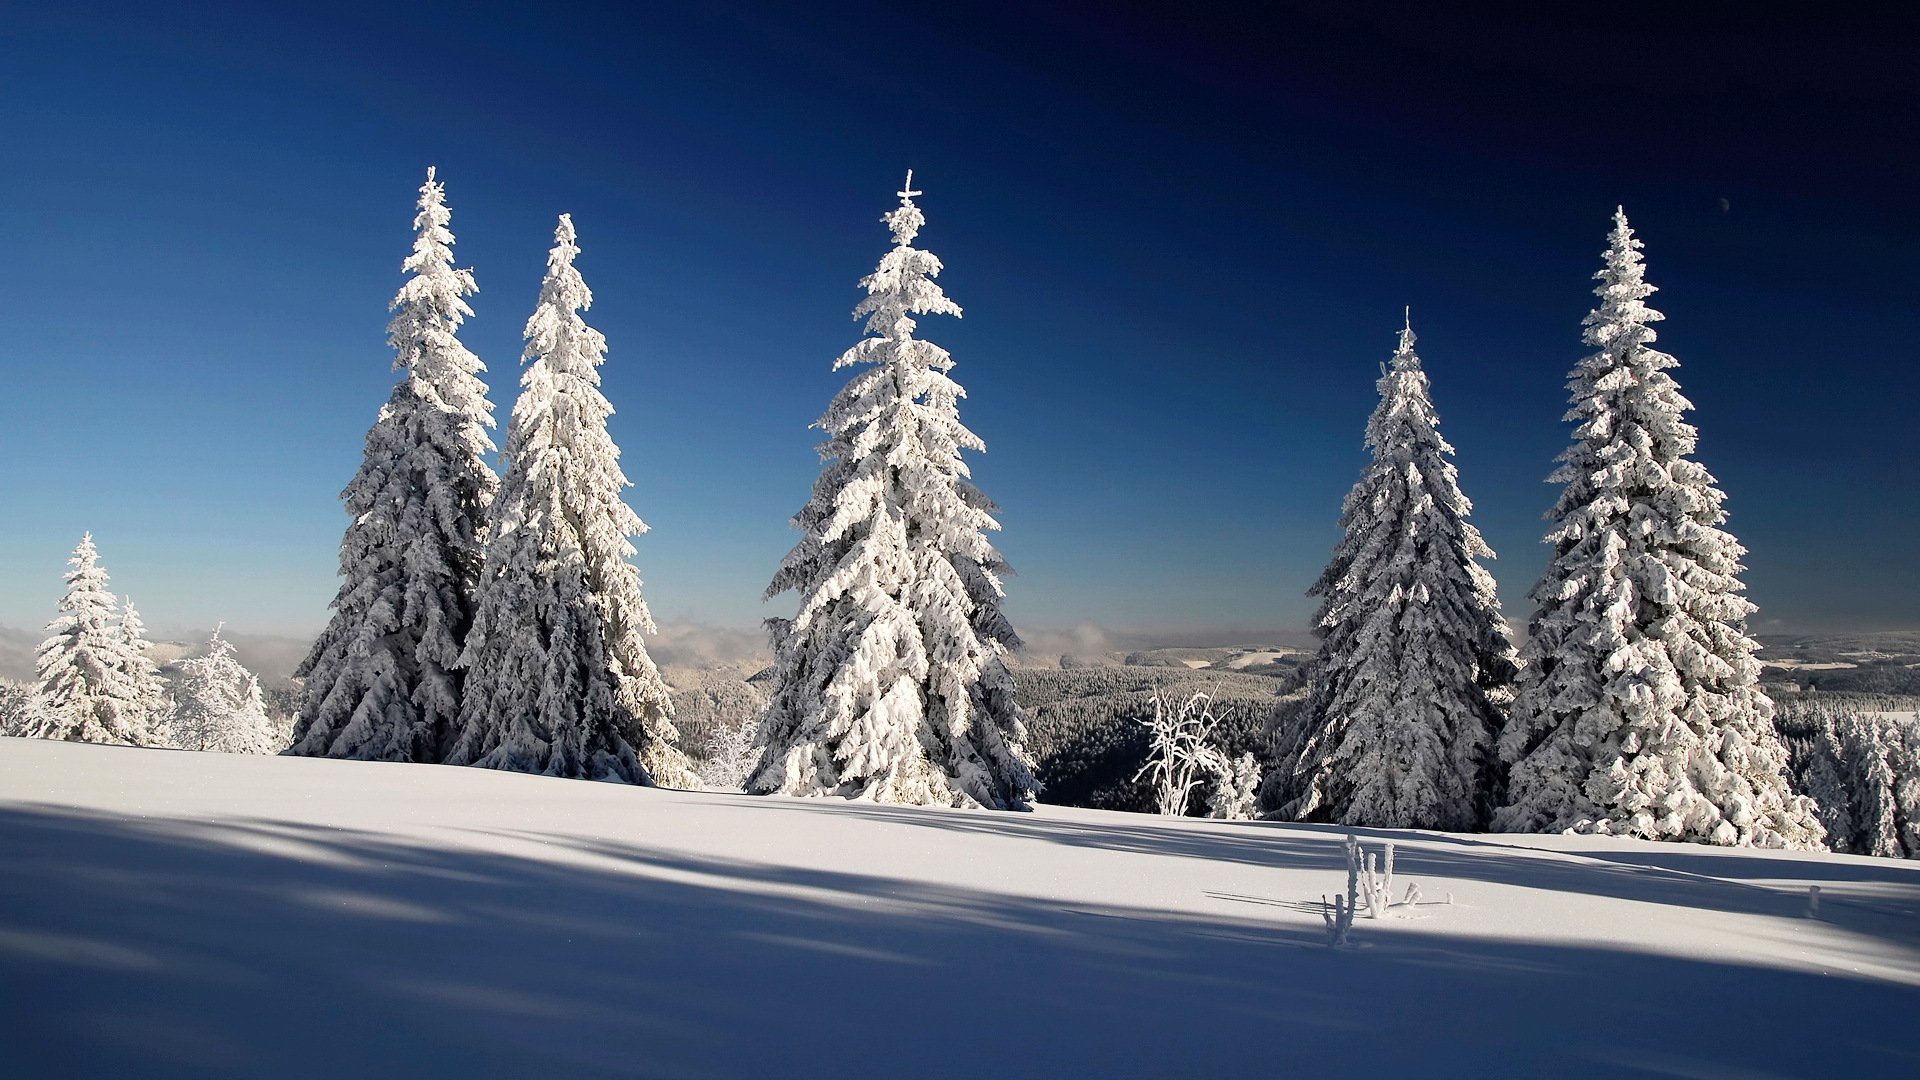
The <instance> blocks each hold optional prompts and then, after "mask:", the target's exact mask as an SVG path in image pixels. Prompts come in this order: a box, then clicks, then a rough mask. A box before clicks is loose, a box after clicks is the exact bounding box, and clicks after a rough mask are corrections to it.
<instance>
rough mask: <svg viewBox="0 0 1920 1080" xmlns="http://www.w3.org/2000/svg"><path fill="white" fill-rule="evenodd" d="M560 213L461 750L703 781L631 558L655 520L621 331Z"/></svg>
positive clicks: (623, 777) (495, 522)
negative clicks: (621, 436)
mask: <svg viewBox="0 0 1920 1080" xmlns="http://www.w3.org/2000/svg"><path fill="white" fill-rule="evenodd" d="M575 241H576V234H575V232H574V227H573V218H572V217H571V216H569V215H566V214H562V215H560V224H559V227H558V228H557V229H556V230H555V232H554V247H553V250H552V252H551V253H550V254H549V255H548V257H547V276H546V280H545V281H544V282H543V283H542V284H541V286H540V301H539V304H538V306H537V307H536V308H535V309H534V313H533V317H532V318H530V319H529V320H527V332H526V337H527V347H526V357H525V359H526V360H527V362H528V366H527V370H526V373H525V374H524V375H523V376H522V377H521V380H520V385H521V391H520V398H519V400H518V401H517V402H515V403H514V407H513V419H512V422H511V423H510V424H509V426H508V429H507V449H506V455H505V464H506V475H505V477H504V479H503V480H502V482H501V486H500V494H499V496H498V497H497V498H496V499H495V500H494V504H493V517H492V526H491V527H492V542H491V544H490V545H489V547H488V548H487V559H486V566H485V568H484V570H483V572H482V576H481V586H480V606H479V612H478V615H477V616H476V618H475V620H474V625H473V632H472V635H471V637H470V638H469V640H468V643H467V651H466V655H465V656H464V657H463V658H462V659H461V665H462V666H463V667H464V668H465V669H466V671H467V687H466V701H465V704H464V707H463V708H462V710H461V714H460V736H459V738H458V739H457V740H456V741H455V743H454V745H453V749H452V751H451V753H449V754H448V756H447V761H448V763H450V764H455V765H479V766H482V767H485V768H491V769H511V770H514V771H517V772H532V773H544V774H547V775H550V776H568V777H584V778H588V779H596V780H618V781H624V782H626V783H630V784H668V785H673V786H676V787H691V786H696V785H697V784H698V778H697V777H696V776H694V775H693V772H692V769H691V767H690V766H689V764H688V762H687V760H686V758H685V756H683V755H682V754H681V752H680V750H679V749H678V747H677V746H675V741H676V740H677V739H678V733H677V732H676V731H675V729H674V725H673V703H672V701H671V699H670V698H669V697H668V692H667V684H666V682H665V680H663V679H662V678H661V677H660V672H659V670H658V669H656V668H655V667H654V663H653V660H652V659H651V658H649V657H648V655H647V647H646V643H645V641H644V640H643V639H642V636H641V635H643V634H646V633H651V632H653V630H654V625H653V618H652V616H651V615H650V614H649V613H648V611H647V602H646V600H645V599H644V598H643V597H642V596H641V593H640V574H639V571H637V570H636V569H634V566H633V564H632V563H630V562H628V561H627V560H628V559H629V558H630V557H631V556H632V555H633V554H634V547H633V543H632V541H631V539H630V538H631V537H634V536H637V535H639V534H640V533H642V532H645V531H646V528H647V526H646V525H645V524H644V523H643V522H642V521H641V520H640V518H639V517H638V516H636V515H635V514H634V512H633V510H632V509H630V508H629V507H628V506H627V504H626V503H625V502H623V501H622V500H621V497H620V495H621V491H622V490H623V489H625V488H627V487H629V486H630V485H629V483H628V481H627V477H626V474H625V473H623V472H622V471H621V469H620V449H619V447H617V446H615V445H614V442H613V438H612V437H611V436H610V435H608V433H607V418H608V417H609V416H611V415H613V406H612V405H611V404H610V403H609V402H608V401H607V399H606V396H605V395H604V394H602V393H601V392H600V365H601V364H602V363H604V362H605V361H606V352H607V342H606V338H605V337H603V336H602V335H601V334H600V332H599V331H598V330H595V329H594V328H592V327H590V326H588V325H587V324H586V321H585V320H584V319H582V318H581V315H580V313H581V312H582V311H585V310H586V309H587V308H588V307H589V306H591V305H592V303H593V293H592V292H591V291H589V290H588V288H587V283H586V281H585V280H584V279H582V278H581V276H580V271H579V270H577V269H575V267H574V265H573V260H574V257H575V256H577V255H578V254H579V253H580V248H579V245H578V244H577V243H576V242H575Z"/></svg>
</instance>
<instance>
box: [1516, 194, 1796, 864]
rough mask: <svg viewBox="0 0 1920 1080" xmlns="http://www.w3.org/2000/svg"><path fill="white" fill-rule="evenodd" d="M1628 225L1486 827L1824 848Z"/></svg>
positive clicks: (1580, 380) (1595, 340) (1614, 252)
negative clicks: (1502, 780) (1660, 346)
mask: <svg viewBox="0 0 1920 1080" xmlns="http://www.w3.org/2000/svg"><path fill="white" fill-rule="evenodd" d="M1641 247H1642V244H1641V242H1640V241H1639V240H1637V239H1635V238H1634V235H1633V229H1632V228H1631V227H1630V226H1629V225H1628V224H1627V216H1626V212H1625V211H1624V210H1622V211H1617V212H1616V213H1615V215H1614V227H1613V233H1612V235H1611V236H1610V237H1609V240H1608V246H1607V251H1606V256H1605V259H1606V265H1605V266H1604V267H1603V268H1602V269H1601V270H1600V272H1599V273H1597V274H1596V275H1595V277H1597V278H1598V279H1599V280H1600V285H1599V287H1598V288H1596V289H1595V290H1594V293H1595V294H1596V295H1598V296H1599V297H1600V306H1599V307H1597V308H1595V309H1594V311H1593V313H1592V314H1590V315H1588V316H1587V318H1586V322H1585V326H1586V334H1585V340H1586V343H1587V344H1588V345H1591V346H1593V347H1594V348H1596V349H1598V350H1599V351H1598V352H1596V353H1594V354H1593V355H1591V356H1589V357H1587V358H1586V359H1584V360H1582V361H1580V363H1579V364H1578V365H1577V366H1576V367H1575V368H1574V369H1573V374H1572V377H1571V381H1570V382H1569V383H1568V389H1570V390H1571V391H1572V394H1573V396H1572V404H1573V409H1572V411H1571V412H1569V413H1568V414H1567V417H1566V418H1567V420H1569V421H1571V422H1573V423H1575V424H1577V425H1578V426H1577V427H1576V429H1575V432H1574V440H1575V441H1574V443H1573V445H1572V446H1571V447H1570V448H1569V449H1568V450H1567V451H1566V452H1565V453H1563V454H1562V455H1561V456H1560V462H1561V465H1560V468H1559V470H1558V471H1556V472H1555V473H1554V474H1553V476H1552V478H1551V479H1552V482H1554V483H1558V484H1562V485H1564V487H1563V488H1562V490H1561V494H1560V498H1559V501H1558V502H1557V503H1556V504H1555V506H1554V508H1553V512H1552V514H1551V515H1550V516H1551V520H1552V521H1553V527H1552V530H1551V531H1550V532H1549V533H1548V534H1547V542H1548V543H1551V544H1552V545H1553V559H1552V562H1551V563H1550V564H1549V566H1548V568H1547V571H1546V574H1545V576H1544V577H1542V578H1541V580H1540V583H1539V584H1537V585H1535V586H1534V588H1533V591H1532V592H1531V593H1529V594H1528V595H1530V596H1531V597H1532V598H1533V599H1534V600H1535V601H1536V602H1537V603H1538V604H1539V605H1540V607H1539V610H1538V611H1537V612H1536V613H1535V614H1534V616H1533V619H1532V622H1531V624H1530V628H1529V633H1528V640H1527V643H1526V647H1525V649H1524V650H1523V651H1522V653H1521V657H1522V660H1523V661H1524V664H1525V666H1524V667H1523V669H1522V671H1521V674H1520V677H1519V682H1518V689H1517V697H1516V700H1515V702H1514V708H1513V715H1512V719H1511V722H1510V723H1509V725H1508V727H1507V729H1506V732H1505V733H1504V734H1503V735H1502V737H1501V743H1500V752H1501V756H1502V758H1503V760H1504V761H1505V762H1506V763H1508V764H1510V765H1511V767H1512V771H1511V779H1510V786H1509V792H1508V801H1507V805H1505V806H1503V807H1502V808H1501V809H1500V811H1499V812H1498V813H1497V815H1496V816H1495V818H1494V827H1495V828H1497V829H1502V830H1509V831H1516V832H1536V831H1545V830H1560V829H1567V828H1577V829H1583V830H1589V829H1590V830H1593V831H1596V832H1610V833H1618V834H1626V835H1631V836H1638V837H1646V838H1649V839H1662V840H1690V841H1695V842H1700V843H1711V844H1722V845H1726V844H1741V845H1746V844H1755V845H1761V846H1768V847H1783V846H1784V847H1816V846H1818V845H1819V843H1820V838H1821V826H1820V823H1819V821H1818V819H1817V818H1816V817H1815V810H1814V806H1813V803H1812V802H1811V801H1810V800H1808V799H1806V798H1804V797H1801V796H1797V795H1794V794H1792V793H1791V792H1790V791H1789V790H1788V786H1787V780H1786V776H1785V769H1786V765H1787V753H1786V750H1785V749H1784V748H1783V747H1782V746H1781V744H1780V740H1779V738H1778V737H1777V736H1776V735H1775V733H1774V730H1773V723H1772V720H1773V702H1772V701H1771V700H1769V699H1768V697H1767V695H1766V693H1765V692H1764V691H1762V690H1761V689H1760V685H1759V673H1760V665H1759V663H1758V661H1756V660H1755V659H1754V656H1753V653H1754V650H1755V649H1756V648H1757V647H1758V646H1757V645H1756V644H1755V642H1754V641H1753V640H1752V639H1751V638H1749V637H1748V636H1747V634H1746V628H1745V622H1746V618H1747V616H1748V615H1751V614H1752V613H1753V611H1754V606H1753V604H1751V603H1749V602H1748V601H1747V600H1746V599H1745V598H1744V597H1742V596H1741V595H1740V593H1741V591H1742V589H1743V588H1744V586H1743V585H1742V584H1741V583H1740V580H1739V577H1738V575H1739V573H1740V571H1741V570H1742V569H1743V567H1742V566H1741V565H1740V556H1741V555H1743V554H1745V550H1746V549H1744V548H1743V547H1741V546H1740V544H1739V543H1738V542H1737V541H1736V540H1734V538H1733V536H1732V535H1731V534H1729V533H1728V532H1726V531H1725V530H1724V529H1722V528H1720V526H1721V525H1722V524H1723V523H1724V522H1725V521H1726V518H1727V514H1726V511H1725V510H1724V509H1723V508H1722V507H1721V503H1722V502H1723V501H1724V499H1725V495H1723V494H1722V493H1721V491H1720V490H1719V489H1718V488H1716V487H1714V486H1713V484H1714V479H1713V477H1712V476H1711V475H1709V474H1708V472H1707V470H1706V469H1705V468H1704V467H1703V466H1701V465H1700V463H1699V462H1697V461H1694V460H1693V458H1692V456H1691V455H1692V454H1693V452H1694V448H1695V443H1696V441H1697V438H1696V436H1697V433H1696V431H1695V429H1694V427H1693V425H1691V424H1689V423H1687V422H1686V421H1684V420H1683V419H1681V417H1682V414H1683V413H1684V412H1685V411H1686V410H1687V409H1690V408H1692V404H1691V403H1690V402H1688V401H1687V399H1686V398H1684V397H1682V396H1681V394H1680V387H1679V384H1678V383H1676V382H1675V381H1674V379H1673V376H1671V375H1669V374H1667V372H1668V371H1669V370H1670V369H1672V368H1673V367H1675V366H1677V364H1678V361H1676V360H1675V359H1674V358H1673V357H1671V356H1669V355H1667V354H1666V353H1663V352H1660V351H1658V350H1656V349H1654V348H1652V343H1653V341H1654V337H1655V335H1654V331H1653V328H1652V327H1651V326H1650V325H1649V324H1650V323H1653V322H1656V321H1658V320H1660V319H1662V318H1664V316H1663V315H1661V314H1660V313H1659V312H1658V311H1655V310H1653V309H1652V308H1650V307H1648V306H1647V305H1646V302H1645V301H1646V297H1647V296H1648V295H1650V294H1651V293H1653V292H1654V287H1653V286H1651V285H1649V284H1647V283H1646V281H1645V277H1644V266H1643V262H1642V258H1641V255H1640V248H1641Z"/></svg>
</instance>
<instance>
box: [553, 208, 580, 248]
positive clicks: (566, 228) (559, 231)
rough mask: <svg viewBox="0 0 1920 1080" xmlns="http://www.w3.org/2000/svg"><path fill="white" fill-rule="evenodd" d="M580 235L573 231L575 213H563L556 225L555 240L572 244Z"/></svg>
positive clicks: (554, 230)
mask: <svg viewBox="0 0 1920 1080" xmlns="http://www.w3.org/2000/svg"><path fill="white" fill-rule="evenodd" d="M578 236H579V234H578V233H576V232H574V231H573V215H572V214H561V215H560V224H558V225H556V226H554V229H553V238H554V239H555V240H559V241H562V242H563V243H569V244H570V243H572V242H573V241H574V239H575V238H577V237H578Z"/></svg>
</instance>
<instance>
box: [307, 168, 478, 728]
mask: <svg viewBox="0 0 1920 1080" xmlns="http://www.w3.org/2000/svg"><path fill="white" fill-rule="evenodd" d="M445 194H446V189H445V187H444V186H443V185H442V184H440V183H439V182H438V181H437V180H436V179H435V178H434V170H432V169H428V170H427V182H426V183H425V184H424V185H422V187H421V188H420V202H419V213H418V214H417V215H416V216H415V217H414V219H413V225H414V229H415V231H416V233H417V235H416V237H415V240H414V244H413V254H412V255H411V256H409V257H408V258H407V260H406V262H405V263H403V264H402V266H401V268H402V269H403V270H404V271H405V272H407V273H408V274H410V275H411V277H409V278H408V279H407V282H406V284H405V285H403V286H401V288H400V292H399V294H398V295H396V296H395V297H394V299H393V304H392V305H391V306H392V308H393V310H394V317H393V321H392V322H391V323H390V324H389V325H388V327H387V333H388V341H389V342H390V343H391V344H392V346H393V349H394V352H395V356H394V362H393V363H394V367H395V369H397V370H400V371H402V372H404V374H403V375H402V377H401V378H400V380H399V382H398V383H397V384H396V385H395V386H394V388H393V395H392V397H390V398H389V399H388V400H387V404H386V405H385V406H384V407H383V408H382V409H381V410H380V416H379V419H378V420H376V421H375V422H374V425H373V427H372V429H370V430H369V431H368V432H367V442H366V453H365V456H364V457H363V459H362V461H361V464H360V470H359V472H357V473H356V474H354V478H353V482H352V483H351V484H349V485H347V489H346V490H345V491H344V492H342V493H341V498H342V499H343V500H344V501H345V503H346V510H347V516H348V517H349V518H350V519H351V521H350V523H349V524H348V525H347V531H346V536H345V538H344V539H342V540H341V543H340V576H341V577H342V579H343V580H342V581H341V584H340V591H339V592H338V593H337V594H336V595H335V596H334V599H333V618H332V620H331V621H330V622H329V623H328V624H327V628H326V630H325V631H323V632H322V633H321V635H320V638H319V640H318V641H316V642H314V645H313V648H312V650H311V651H310V652H308V654H307V657H306V659H305V660H304V661H302V662H301V664H300V667H299V669H298V671H296V672H295V674H296V675H297V676H298V677H300V678H302V679H304V680H305V683H304V690H303V692H302V696H301V701H300V710H299V716H298V718H297V720H296V722H295V725H294V734H293V745H292V747H291V748H290V749H289V750H288V751H287V752H288V753H291V754H302V755H308V756H313V757H322V756H324V757H339V758H359V759H366V760H379V761H437V760H439V757H440V754H441V752H442V750H443V749H444V748H445V744H446V741H447V739H448V738H449V737H450V736H451V733H452V727H453V724H454V723H455V721H456V719H457V717H458V715H459V710H460V698H461V688H460V674H459V672H458V671H456V670H455V668H454V664H455V662H456V661H457V660H458V659H459V657H460V652H461V649H462V648H463V647H464V645H465V642H466V635H467V630H468V627H469V626H470V625H471V624H472V621H473V606H474V587H475V584H476V583H477V581H478V580H479V576H480V563H481V558H482V550H483V547H484V543H485V539H486V515H487V507H488V504H489V503H490V501H491V500H492V498H493V492H494V488H495V486H496V481H495V478H494V475H493V470H492V469H490V468H489V467H488V466H487V460H486V459H487V455H488V454H490V453H491V452H492V451H493V442H492V440H491V439H489V438H488V436H487V429H488V428H489V427H491V426H493V416H492V413H493V405H492V404H491V403H490V402H488V401H487V387H486V384H485V383H483V382H482V381H481V379H480V373H481V372H482V371H485V370H486V368H485V367H484V365H482V364H481V363H480V360H479V358H478V357H476V356H474V355H473V353H471V352H468V351H467V349H466V347H465V346H463V345H461V344H460V340H459V338H458V337H457V336H456V334H457V332H458V330H459V329H460V324H461V323H462V321H464V320H465V319H466V318H467V317H468V316H470V315H472V314H473V311H472V309H471V308H469V307H468V306H467V303H466V301H465V300H463V299H461V298H462V297H463V296H467V295H470V294H472V293H473V292H474V291H475V288H476V287H475V285H474V282H473V272H472V271H470V270H456V269H454V266H453V250H452V245H453V234H452V233H451V232H449V231H448V230H447V222H448V220H449V216H450V215H449V214H448V212H447V207H446V202H445Z"/></svg>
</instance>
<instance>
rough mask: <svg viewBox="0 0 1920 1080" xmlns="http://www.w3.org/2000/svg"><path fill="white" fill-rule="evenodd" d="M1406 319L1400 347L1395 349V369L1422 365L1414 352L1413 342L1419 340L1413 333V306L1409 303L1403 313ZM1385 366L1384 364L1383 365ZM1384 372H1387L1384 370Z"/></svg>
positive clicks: (1401, 369)
mask: <svg viewBox="0 0 1920 1080" xmlns="http://www.w3.org/2000/svg"><path fill="white" fill-rule="evenodd" d="M1402 318H1403V319H1404V320H1405V321H1404V323H1403V324H1402V326H1401V328H1400V347H1399V348H1398V349H1396V350H1394V353H1393V367H1394V370H1395V371H1404V370H1406V369H1407V368H1417V367H1419V366H1420V358H1419V357H1418V356H1415V355H1414V353H1413V343H1414V342H1415V341H1417V340H1419V339H1418V338H1417V337H1415V336H1414V333H1413V307H1412V305H1408V306H1407V308H1406V309H1405V310H1404V312H1403V314H1402ZM1383 366H1384V365H1383ZM1382 374H1385V372H1384V371H1383V372H1382Z"/></svg>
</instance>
